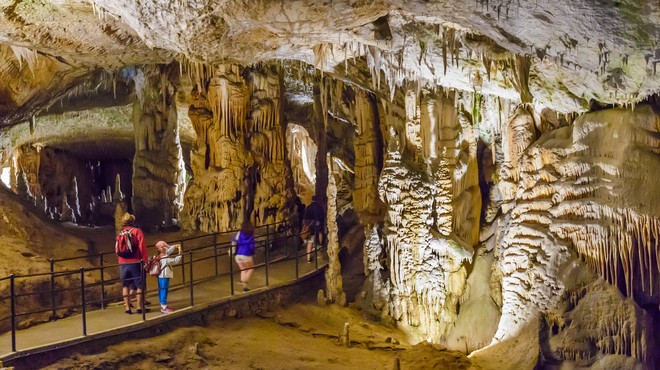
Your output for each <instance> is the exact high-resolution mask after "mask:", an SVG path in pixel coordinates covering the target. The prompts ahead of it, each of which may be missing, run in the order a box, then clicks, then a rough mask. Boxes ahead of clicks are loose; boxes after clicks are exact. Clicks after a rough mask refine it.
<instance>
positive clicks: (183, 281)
mask: <svg viewBox="0 0 660 370" xmlns="http://www.w3.org/2000/svg"><path fill="white" fill-rule="evenodd" d="M185 284H186V254H185V253H183V240H182V241H181V285H185Z"/></svg>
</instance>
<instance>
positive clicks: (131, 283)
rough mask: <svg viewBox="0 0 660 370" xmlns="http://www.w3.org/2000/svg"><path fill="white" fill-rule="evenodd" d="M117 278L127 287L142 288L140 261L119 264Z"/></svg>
mask: <svg viewBox="0 0 660 370" xmlns="http://www.w3.org/2000/svg"><path fill="white" fill-rule="evenodd" d="M119 279H121V281H122V284H123V286H125V287H128V288H129V289H142V290H144V280H143V279H142V263H139V262H138V263H130V264H129V263H126V264H121V265H119Z"/></svg>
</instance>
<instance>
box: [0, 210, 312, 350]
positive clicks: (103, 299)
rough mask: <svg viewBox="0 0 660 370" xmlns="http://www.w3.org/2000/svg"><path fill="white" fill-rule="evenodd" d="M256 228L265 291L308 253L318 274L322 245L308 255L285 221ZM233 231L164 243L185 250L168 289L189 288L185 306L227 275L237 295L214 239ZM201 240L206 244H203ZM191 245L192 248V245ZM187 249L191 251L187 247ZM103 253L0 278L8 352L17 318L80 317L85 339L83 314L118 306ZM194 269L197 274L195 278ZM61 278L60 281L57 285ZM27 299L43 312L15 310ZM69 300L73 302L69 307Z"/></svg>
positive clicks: (115, 281)
mask: <svg viewBox="0 0 660 370" xmlns="http://www.w3.org/2000/svg"><path fill="white" fill-rule="evenodd" d="M264 228H265V231H264V232H263V233H261V234H258V233H257V231H258V230H260V229H264ZM256 229H257V230H255V256H254V257H255V263H254V266H253V267H251V269H254V270H255V271H256V270H257V269H260V268H264V270H265V286H266V287H268V286H269V284H270V279H269V278H270V268H271V267H272V266H273V265H276V264H280V263H287V262H288V261H291V260H295V280H297V279H299V277H300V267H299V259H300V258H301V257H302V258H305V259H307V258H308V255H309V254H312V258H313V259H314V265H313V270H318V268H319V260H318V253H317V252H318V251H319V250H320V249H321V245H319V244H317V243H314V248H313V250H312V252H310V253H308V252H307V251H306V250H305V248H304V246H305V242H304V240H303V242H302V243H300V234H298V233H296V232H293V230H292V229H291V228H290V227H288V225H287V223H286V222H278V223H272V224H267V225H261V226H258V227H257V228H256ZM236 232H237V230H233V231H227V232H220V233H215V234H206V235H201V236H195V237H190V238H185V239H179V240H174V241H171V242H168V244H181V246H182V250H183V252H182V254H181V255H182V261H181V264H180V266H176V267H177V268H180V269H181V271H180V273H178V274H175V277H176V280H180V281H179V282H175V283H174V284H173V285H170V287H169V290H170V291H176V290H179V289H185V288H186V287H187V288H188V289H189V306H188V307H191V306H194V304H195V293H194V292H195V290H194V286H195V285H197V284H199V283H202V282H205V281H208V280H212V279H216V278H218V277H220V276H225V275H228V276H229V280H230V284H229V286H230V290H229V292H228V293H229V295H230V296H233V295H235V291H234V273H236V272H239V273H240V271H242V270H241V269H239V268H237V267H235V266H234V254H233V252H232V248H231V247H232V246H231V240H228V241H219V240H218V237H219V236H222V235H233V234H235V233H236ZM314 238H315V240H318V239H317V238H318V235H315V236H314ZM204 239H209V240H208V241H206V240H204ZM191 244H192V246H190V245H191ZM187 245H188V246H189V247H188V248H187V249H186V246H187ZM301 246H302V247H303V248H302V249H303V252H304V253H302V254H301V253H300V252H299V249H300V247H301ZM282 249H283V250H282ZM273 252H276V254H275V257H273ZM106 255H112V256H113V258H116V257H114V256H115V253H114V252H104V253H98V254H97V255H96V256H94V255H92V256H78V257H71V258H64V259H59V260H54V259H52V258H51V259H50V260H49V262H50V271H48V272H43V273H34V274H27V275H15V274H11V275H10V276H6V277H3V278H0V288H4V287H5V286H6V284H9V295H5V296H0V307H1V306H6V305H7V303H6V302H7V301H9V310H8V311H9V313H8V314H6V315H4V316H2V317H0V325H2V323H5V322H6V321H7V320H8V321H9V330H10V331H11V352H16V351H17V339H16V335H17V332H18V327H17V324H18V319H19V318H21V317H24V316H34V315H39V314H44V313H49V314H50V315H49V321H50V320H57V319H58V313H60V314H62V316H63V317H64V316H73V315H75V314H80V317H81V320H82V335H83V336H87V335H88V333H87V315H88V312H89V311H90V309H91V310H94V309H97V310H98V309H105V308H107V307H108V304H109V303H112V302H121V301H122V300H123V298H124V296H123V294H121V293H120V294H113V289H112V288H113V287H114V288H117V287H118V288H119V289H118V290H119V291H120V292H121V284H120V283H121V281H120V279H119V278H111V279H106V276H105V275H106V271H108V270H114V271H118V269H119V265H118V264H117V263H112V264H107V262H106V261H105V258H104V257H105V256H106ZM222 256H228V257H229V258H227V261H226V262H222V260H221V259H220V258H221V257H222ZM89 258H91V259H98V266H97V267H91V268H85V267H80V268H79V269H76V270H63V271H55V266H56V264H57V263H58V262H62V261H71V260H76V259H89ZM257 261H258V262H257ZM209 263H212V264H213V266H210V268H209V266H208V264H209ZM136 264H140V265H142V262H141V261H140V262H136ZM202 264H207V266H200V265H202ZM223 264H224V266H223ZM140 270H141V271H142V278H143V279H146V273H145V269H144V268H140ZM195 271H197V272H198V273H197V274H195V273H194V272H195ZM209 271H210V272H209ZM96 274H98V278H96V279H94V276H95V275H96ZM29 279H35V280H34V281H36V282H35V283H34V284H28V280H29ZM62 279H63V280H64V281H63V282H60V280H62ZM143 281H145V280H143ZM21 282H22V283H23V286H28V287H37V288H36V289H30V290H29V291H27V292H18V291H17V286H19V285H20V283H21ZM58 283H59V284H58ZM58 285H59V288H58ZM0 291H1V290H0ZM154 292H155V293H156V298H157V293H158V289H155V290H153V289H152V290H147V289H145V290H144V292H143V294H144V296H143V297H145V299H146V297H147V296H148V295H149V294H150V293H152V294H153V293H154ZM29 300H36V301H37V302H39V303H40V304H39V305H38V306H40V307H45V308H39V309H37V310H32V311H19V310H18V308H19V307H22V306H24V305H25V303H26V302H27V301H29ZM71 301H73V302H72V303H71ZM118 304H119V303H118ZM25 306H29V305H25ZM1 309H2V310H3V311H5V312H6V309H5V307H2V308H1ZM145 320H146V310H144V309H143V310H142V321H145ZM1 327H2V328H4V327H5V326H4V325H3V326H1ZM3 331H4V330H3ZM76 336H77V335H76Z"/></svg>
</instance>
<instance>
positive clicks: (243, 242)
mask: <svg viewBox="0 0 660 370" xmlns="http://www.w3.org/2000/svg"><path fill="white" fill-rule="evenodd" d="M232 245H235V246H236V256H235V257H234V259H235V260H236V264H237V265H238V267H239V268H240V269H241V285H242V286H243V291H244V292H247V291H249V290H250V288H249V287H248V283H249V282H250V278H251V277H252V273H253V272H254V270H253V269H252V266H254V258H253V257H252V256H254V225H252V222H250V221H245V222H243V224H242V225H241V231H239V232H237V233H236V235H235V236H234V238H233V239H232Z"/></svg>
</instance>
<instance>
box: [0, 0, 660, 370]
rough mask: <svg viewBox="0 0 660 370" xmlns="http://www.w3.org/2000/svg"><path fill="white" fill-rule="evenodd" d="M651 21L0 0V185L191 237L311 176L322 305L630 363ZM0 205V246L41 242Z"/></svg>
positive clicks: (46, 201) (474, 4)
mask: <svg viewBox="0 0 660 370" xmlns="http://www.w3.org/2000/svg"><path fill="white" fill-rule="evenodd" d="M658 25H660V5H659V4H658V3H657V2H645V1H641V2H638V1H632V0H622V1H617V2H612V3H607V4H605V3H603V2H599V1H594V0H579V1H570V2H569V1H545V2H544V1H534V2H532V1H521V2H504V1H480V0H477V1H449V0H440V1H434V2H428V1H399V0H393V1H385V0H376V1H360V0H358V1H349V0H339V1H329V2H321V1H282V0H279V1H277V0H268V1H261V2H253V1H219V0H212V1H210V2H209V1H207V2H202V1H198V0H192V1H185V2H184V1H179V0H170V1H159V2H136V1H128V0H90V1H77V0H60V1H50V2H48V1H27V0H15V1H11V0H7V1H2V0H0V77H1V79H0V81H1V82H0V170H2V172H1V173H2V176H3V180H4V181H6V182H7V185H8V186H9V187H10V188H11V190H13V191H14V193H15V195H10V194H9V193H8V192H7V191H5V190H3V191H2V192H0V201H2V202H4V203H7V204H9V203H8V202H11V204H12V206H11V207H15V206H14V205H13V204H15V202H16V201H17V200H16V199H17V198H23V199H24V200H26V201H27V202H29V203H31V204H32V205H34V208H30V212H31V213H29V215H32V216H30V217H37V216H34V215H36V214H38V215H39V217H41V216H43V220H41V219H39V221H35V222H36V223H38V224H42V223H48V224H49V223H50V222H51V221H49V220H50V219H52V220H55V221H60V222H65V221H66V222H73V223H75V224H78V225H84V226H89V225H110V224H112V223H113V222H114V221H113V220H114V218H115V217H116V216H117V215H120V214H121V213H122V212H123V211H125V210H131V211H133V212H134V213H135V214H136V215H137V216H138V220H139V221H140V222H141V223H142V224H143V225H144V226H145V228H146V229H148V230H149V231H156V230H161V231H162V230H167V229H170V228H172V229H177V228H180V229H181V231H182V232H184V233H193V232H200V231H201V232H214V231H225V230H230V229H236V228H238V227H239V226H240V224H241V223H242V222H243V221H244V220H246V219H250V220H252V221H253V222H254V223H255V224H267V223H272V222H280V221H292V223H293V224H297V222H298V220H297V216H298V215H299V213H300V211H301V209H299V204H297V203H296V201H295V196H298V197H299V198H300V199H301V200H302V201H303V202H304V203H309V201H310V199H311V196H312V195H313V194H314V193H316V194H317V195H318V196H319V197H320V200H321V204H322V205H323V207H324V208H325V209H326V210H327V211H328V215H330V219H328V220H327V231H328V233H329V235H328V238H327V239H328V243H329V249H328V254H329V256H330V257H331V258H330V260H331V264H330V268H329V269H328V270H327V272H326V279H327V287H326V288H327V289H326V291H325V298H326V300H328V301H334V302H337V303H343V300H344V297H349V301H351V303H352V305H351V306H352V307H355V308H358V309H360V310H362V312H363V313H364V314H365V315H368V316H369V317H371V318H373V319H378V320H383V321H385V322H387V323H390V324H393V325H397V326H398V327H399V328H400V329H401V330H403V331H404V332H405V333H406V335H408V336H409V342H410V343H418V342H419V343H422V342H424V341H426V342H429V343H432V344H433V345H442V346H446V347H447V348H449V349H451V350H458V351H463V352H470V353H472V354H471V355H470V361H472V364H473V365H475V368H476V367H477V366H478V367H480V368H483V369H489V368H496V369H499V368H501V369H532V368H534V367H535V366H537V367H538V368H549V369H559V368H589V367H591V368H593V369H610V368H612V369H613V368H629V369H632V368H636V366H637V367H638V368H648V369H655V368H657V367H658V366H660V350H658V348H660V337H659V335H658V334H657V333H660V311H659V309H658V307H659V306H660V261H659V259H660V240H659V234H660V210H659V209H660V208H659V207H660V192H659V191H658V185H657V173H658V171H659V170H660V133H659V131H660V115H658V112H659V111H660V110H659V107H660V105H659V100H658V97H657V95H656V94H657V92H658V91H660V77H658V76H657V75H656V70H657V63H658V62H660V49H657V46H656V44H657V42H656V38H657V36H658V35H657V33H658ZM10 209H14V208H6V207H5V206H3V208H0V212H3V213H2V214H4V215H5V217H4V218H0V222H4V223H5V224H6V225H7V227H6V228H3V229H2V230H3V231H2V234H0V238H5V239H6V238H10V239H11V240H9V239H7V241H6V244H16V245H17V248H19V249H20V251H18V249H17V250H16V251H14V252H11V253H13V254H11V255H8V256H7V258H6V260H8V261H14V260H16V259H17V258H20V257H18V255H16V253H28V254H30V255H34V256H44V255H46V256H47V253H45V251H44V250H43V248H42V246H41V245H40V244H39V243H40V242H39V241H33V240H32V239H28V236H29V235H28V234H29V233H28V232H26V231H24V230H23V231H21V230H22V229H20V228H17V226H16V224H17V223H20V222H23V220H18V219H17V218H16V217H17V216H15V214H16V213H17V212H16V211H11V212H10V211H8V210H10ZM10 213H11V215H12V217H9V216H8V215H10ZM335 215H336V217H335ZM51 228H52V226H48V228H46V229H44V230H46V231H44V233H43V235H39V236H38V237H39V238H42V239H43V240H47V238H49V236H48V235H50V233H51V232H53V233H54V232H55V231H51ZM5 230H7V231H5ZM35 237H37V236H35ZM57 238H58V239H61V240H68V239H66V238H67V237H65V236H62V237H59V236H58V237H57ZM2 240H4V239H2ZM26 241H30V242H29V243H28V242H26ZM3 243H5V242H4V241H3ZM62 244H63V245H64V244H67V243H62ZM72 244H76V243H72ZM61 248H65V247H63V246H62V247H61ZM23 249H25V251H24V250H23ZM69 249H72V251H75V250H76V249H79V248H71V247H68V249H67V251H68V250H69ZM23 255H25V254H23ZM36 258H37V259H38V257H36ZM43 262H44V261H41V262H39V261H36V260H35V261H34V266H35V268H36V266H40V265H41V264H43ZM349 267H350V268H349ZM3 269H6V267H5V266H0V270H2V271H4V270H3ZM7 272H8V270H7ZM352 301H354V302H355V303H353V302H352ZM403 364H404V363H403V362H402V363H401V366H402V368H403ZM182 366H183V365H182ZM387 366H391V364H389V365H387ZM457 366H458V365H457ZM329 367H332V366H329Z"/></svg>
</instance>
